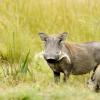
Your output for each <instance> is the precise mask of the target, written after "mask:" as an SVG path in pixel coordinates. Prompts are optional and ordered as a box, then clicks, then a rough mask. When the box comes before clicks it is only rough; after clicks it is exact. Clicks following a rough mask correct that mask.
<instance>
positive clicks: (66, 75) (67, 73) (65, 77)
mask: <svg viewBox="0 0 100 100" xmlns="http://www.w3.org/2000/svg"><path fill="white" fill-rule="evenodd" d="M69 75H70V73H69V72H67V71H65V72H64V78H63V81H64V82H66V81H67V80H68V78H69Z"/></svg>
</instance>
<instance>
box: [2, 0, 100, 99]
mask: <svg viewBox="0 0 100 100" xmlns="http://www.w3.org/2000/svg"><path fill="white" fill-rule="evenodd" d="M39 32H45V33H47V34H58V33H62V32H68V33H69V36H68V38H67V40H66V42H67V41H69V42H78V43H80V42H86V41H100V0H0V100H74V99H75V100H95V99H96V100H99V99H100V94H97V93H94V92H93V91H91V90H89V89H88V88H87V86H86V81H87V80H88V79H89V77H90V75H89V74H87V75H83V76H72V75H71V77H70V79H69V80H68V82H67V83H66V84H64V83H63V82H62V81H61V82H60V83H59V85H56V84H55V83H54V82H53V74H52V71H51V70H50V68H49V67H48V65H47V64H46V62H45V61H44V60H43V59H42V58H41V57H40V55H39V52H41V51H42V50H43V43H42V42H41V40H40V38H39V35H38V33H39Z"/></svg>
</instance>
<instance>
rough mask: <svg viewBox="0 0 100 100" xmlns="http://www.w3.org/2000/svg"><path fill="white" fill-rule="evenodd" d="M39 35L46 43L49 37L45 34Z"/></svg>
mask: <svg viewBox="0 0 100 100" xmlns="http://www.w3.org/2000/svg"><path fill="white" fill-rule="evenodd" d="M39 35H40V38H41V40H42V41H46V39H47V38H48V36H47V35H46V34H45V33H39Z"/></svg>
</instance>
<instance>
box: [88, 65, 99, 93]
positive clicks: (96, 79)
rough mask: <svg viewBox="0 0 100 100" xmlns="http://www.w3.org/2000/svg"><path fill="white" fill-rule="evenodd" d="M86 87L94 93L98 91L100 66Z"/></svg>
mask: <svg viewBox="0 0 100 100" xmlns="http://www.w3.org/2000/svg"><path fill="white" fill-rule="evenodd" d="M88 87H89V88H91V89H93V90H95V91H96V92H98V91H100V65H99V66H98V67H97V68H96V70H95V73H94V75H93V79H92V80H91V79H90V80H89V81H88Z"/></svg>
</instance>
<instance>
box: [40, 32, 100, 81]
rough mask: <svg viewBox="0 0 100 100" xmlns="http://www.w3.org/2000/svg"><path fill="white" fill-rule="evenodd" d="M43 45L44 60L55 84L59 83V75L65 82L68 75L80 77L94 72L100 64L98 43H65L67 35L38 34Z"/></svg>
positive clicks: (99, 44) (99, 45)
mask: <svg viewBox="0 0 100 100" xmlns="http://www.w3.org/2000/svg"><path fill="white" fill-rule="evenodd" d="M39 35H40V37H41V39H42V40H43V41H44V44H45V51H44V58H45V60H46V61H47V63H48V65H49V66H50V68H51V69H52V70H53V73H54V79H55V82H59V79H60V73H61V72H62V73H64V78H63V80H64V81H66V80H67V79H68V77H69V75H70V74H73V75H82V74H86V73H89V72H90V71H91V70H94V69H95V68H96V67H97V66H98V64H100V43H99V42H88V43H80V44H69V43H65V42H64V40H65V39H66V36H67V33H66V32H64V33H62V34H60V35H58V36H55V37H52V36H47V35H46V34H45V33H39Z"/></svg>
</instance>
